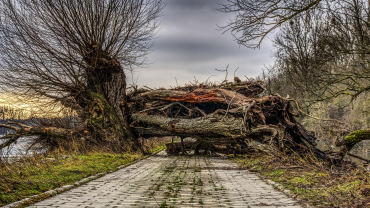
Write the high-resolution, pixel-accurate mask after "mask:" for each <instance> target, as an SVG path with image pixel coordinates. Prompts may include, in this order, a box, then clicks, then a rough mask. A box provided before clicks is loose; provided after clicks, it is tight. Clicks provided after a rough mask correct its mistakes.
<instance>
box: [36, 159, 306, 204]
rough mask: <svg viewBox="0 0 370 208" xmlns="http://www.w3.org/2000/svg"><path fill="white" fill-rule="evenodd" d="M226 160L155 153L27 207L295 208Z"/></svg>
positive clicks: (293, 202)
mask: <svg viewBox="0 0 370 208" xmlns="http://www.w3.org/2000/svg"><path fill="white" fill-rule="evenodd" d="M294 204H295V201H294V200H292V199H289V198H287V197H286V196H285V195H284V194H283V193H281V192H279V191H276V190H275V189H274V188H273V187H272V186H270V185H267V184H266V183H265V182H263V181H261V180H260V179H259V178H258V176H256V175H255V174H252V173H250V172H248V170H240V168H238V166H237V165H236V164H234V163H232V162H230V161H229V160H227V159H223V158H213V157H203V156H166V155H165V153H163V152H162V153H160V154H157V155H155V156H152V157H149V158H148V159H145V160H142V161H140V162H138V163H136V164H134V165H131V166H128V167H126V168H123V169H121V170H119V171H117V172H114V173H111V174H108V175H106V176H104V177H102V178H99V179H97V180H94V181H91V182H89V183H87V184H84V185H82V186H80V187H78V188H75V189H72V190H70V191H67V192H64V193H62V194H59V195H57V196H54V197H51V198H49V199H46V200H44V201H41V202H39V203H36V204H34V205H33V206H31V207H37V208H46V207H52V208H53V207H60V208H62V207H68V208H73V207H80V208H98V207H105V208H106V207H109V208H113V207H116V208H119V207H135V208H142V207H146V208H149V207H157V208H158V207H169V208H170V207H229V208H230V207H235V208H236V207H245V208H247V207H251V208H253V207H266V208H272V207H290V208H293V207H299V206H295V205H294Z"/></svg>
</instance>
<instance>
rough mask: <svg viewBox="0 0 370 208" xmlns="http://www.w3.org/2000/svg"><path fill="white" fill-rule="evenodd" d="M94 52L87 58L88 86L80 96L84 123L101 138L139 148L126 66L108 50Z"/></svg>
mask: <svg viewBox="0 0 370 208" xmlns="http://www.w3.org/2000/svg"><path fill="white" fill-rule="evenodd" d="M91 51H92V52H91V53H90V54H87V55H86V57H85V61H86V63H87V68H89V70H88V71H89V73H88V77H87V89H85V90H84V93H81V94H79V96H78V99H77V102H78V104H79V106H81V107H83V109H84V112H85V118H84V120H85V124H86V126H87V128H88V130H89V131H90V132H91V133H92V135H93V136H94V137H95V138H96V139H98V140H99V141H103V142H104V141H106V142H112V141H114V142H118V143H119V144H120V148H121V147H122V149H124V150H137V149H138V147H139V146H140V143H139V141H138V140H137V139H136V138H135V135H134V134H133V133H132V132H131V129H130V127H129V124H128V119H129V112H130V111H129V108H128V106H127V97H126V75H125V73H124V71H123V68H122V67H121V65H120V63H119V62H118V61H116V60H115V59H113V58H111V57H110V56H109V54H108V53H105V52H104V51H98V50H96V49H95V48H92V50H91ZM117 148H118V147H117Z"/></svg>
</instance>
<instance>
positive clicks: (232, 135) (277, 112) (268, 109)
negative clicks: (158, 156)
mask: <svg viewBox="0 0 370 208" xmlns="http://www.w3.org/2000/svg"><path fill="white" fill-rule="evenodd" d="M263 89H264V88H263V87H262V86H261V83H260V82H250V81H247V82H243V81H240V80H239V81H238V82H235V83H227V82H223V83H222V84H221V85H214V84H202V83H198V84H197V85H190V86H186V87H177V88H174V89H159V90H151V89H150V88H146V89H136V88H135V89H134V91H133V92H131V93H128V94H127V103H126V104H127V105H125V106H127V109H128V111H127V112H128V115H125V116H128V121H129V126H128V127H127V130H128V131H130V132H132V134H133V135H135V136H136V137H137V138H139V137H143V138H151V137H162V136H180V137H181V138H184V137H193V138H197V143H196V144H192V143H189V142H184V143H183V144H181V143H180V144H177V143H175V144H168V145H167V151H169V153H170V154H179V153H180V152H182V153H186V151H187V150H190V149H193V150H195V151H196V153H199V152H217V151H218V152H224V153H227V154H238V152H245V151H246V150H248V151H262V152H266V153H267V154H271V155H278V154H279V152H282V151H284V152H287V151H288V152H289V151H290V152H293V153H294V154H296V153H298V154H302V153H313V154H314V155H315V157H317V158H321V159H324V160H326V161H332V160H333V158H331V157H330V156H328V155H327V154H326V153H325V152H322V151H320V150H318V149H317V148H316V147H315V146H316V142H315V138H314V137H313V136H312V135H311V134H309V133H308V132H307V131H306V130H305V129H304V127H303V126H302V125H301V124H299V123H298V122H297V121H296V120H295V117H297V116H299V113H297V111H296V110H294V108H293V107H292V106H291V105H290V102H291V101H290V100H286V99H281V97H279V96H274V95H267V96H258V95H259V94H260V93H261V92H262V91H263ZM111 117H112V118H114V116H111ZM94 119H95V118H94ZM103 120H104V119H103ZM0 126H1V125H0ZM2 126H7V127H8V128H12V129H14V130H15V131H16V133H15V134H14V135H12V136H15V137H18V138H19V136H24V135H42V136H48V137H57V136H60V137H69V136H80V137H81V136H85V137H88V135H89V134H91V133H90V131H89V130H88V129H89V128H83V129H82V130H79V131H76V130H70V129H63V128H45V127H28V126H25V125H22V124H19V123H18V124H17V123H10V124H6V125H2ZM16 126H18V127H16ZM112 129H113V130H114V128H112ZM12 136H10V137H7V138H6V139H8V143H9V142H10V143H11V142H12V141H13V140H14V138H15V137H12ZM198 141H199V142H198ZM334 160H335V158H334Z"/></svg>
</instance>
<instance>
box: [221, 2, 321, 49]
mask: <svg viewBox="0 0 370 208" xmlns="http://www.w3.org/2000/svg"><path fill="white" fill-rule="evenodd" d="M323 1H325V0H283V1H282V0H228V3H227V4H223V5H222V7H221V8H220V9H219V10H220V11H222V12H226V13H235V15H236V17H235V18H234V19H232V20H231V21H230V22H229V23H228V24H227V25H226V26H222V27H221V29H222V30H224V31H225V32H227V31H231V33H232V34H233V36H234V38H235V40H236V41H237V42H238V44H240V45H244V46H246V47H250V48H256V47H259V46H260V45H261V42H262V40H263V39H264V38H265V37H266V35H268V34H269V33H271V32H272V31H274V30H275V29H276V28H278V27H280V26H281V25H283V24H284V23H286V22H289V21H290V20H291V19H292V18H294V17H296V16H299V15H301V14H306V13H307V12H310V11H311V10H313V9H316V8H318V7H320V6H321V3H322V2H323Z"/></svg>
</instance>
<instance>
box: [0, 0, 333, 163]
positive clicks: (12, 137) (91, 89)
mask: <svg viewBox="0 0 370 208" xmlns="http://www.w3.org/2000/svg"><path fill="white" fill-rule="evenodd" d="M0 2H1V3H0V4H1V7H0V8H1V9H0V17H1V22H0V50H1V61H0V66H1V68H0V70H1V73H0V84H1V85H2V87H3V88H4V90H7V93H13V94H16V95H19V96H22V97H24V98H30V97H32V98H39V99H48V100H49V101H50V102H54V103H59V104H60V105H61V106H63V107H64V108H69V109H73V110H74V111H75V112H76V114H77V115H78V118H79V120H80V123H81V125H80V126H79V127H78V128H74V129H69V128H60V127H53V126H27V125H25V124H20V123H8V124H2V125H0V126H1V127H6V128H10V129H13V130H15V133H12V134H8V135H6V136H4V137H2V138H0V139H3V140H6V142H5V143H3V144H2V145H0V149H1V148H4V147H6V146H9V145H10V144H12V143H14V142H16V141H17V139H18V138H20V137H23V136H28V135H37V136H38V140H36V141H38V142H44V143H45V142H46V143H50V144H53V145H57V143H58V142H57V141H61V140H68V139H71V138H83V140H84V141H85V142H90V143H92V144H102V143H107V144H109V145H111V146H112V149H114V150H116V151H124V150H129V149H131V150H132V149H133V150H135V149H137V148H138V147H139V146H140V143H139V142H138V139H137V138H139V137H154V136H170V135H174V136H180V137H186V136H190V137H195V138H197V139H198V140H199V141H200V142H205V143H207V142H208V143H212V144H221V145H222V144H228V145H230V146H233V147H236V146H239V147H240V148H244V149H254V150H260V151H265V152H268V153H269V154H274V153H276V152H277V151H285V150H294V151H295V152H297V153H303V152H311V153H314V154H315V156H317V157H319V158H322V159H325V160H331V159H332V158H331V157H329V156H328V155H327V154H325V153H324V152H322V151H320V150H318V149H317V148H315V145H316V144H315V141H314V140H315V138H314V137H313V136H312V134H310V132H308V131H306V130H305V129H304V128H303V127H302V126H301V125H300V124H299V123H298V122H297V121H296V120H295V118H294V117H295V116H298V115H299V113H298V112H296V111H295V110H294V108H293V107H292V106H291V104H290V101H291V100H290V99H286V98H283V97H281V96H279V95H267V96H260V94H261V93H262V92H263V90H264V89H263V87H262V85H261V84H262V83H259V82H251V81H244V82H243V81H241V80H240V79H239V78H237V77H235V81H234V82H227V80H226V79H225V80H224V81H223V82H222V83H220V84H217V85H216V84H213V83H208V82H205V83H199V82H197V81H196V82H195V83H192V84H190V85H189V86H185V87H177V88H173V89H159V90H150V89H137V88H136V87H134V88H133V90H132V91H131V92H130V93H128V94H126V93H127V89H126V81H125V79H126V76H125V70H127V69H130V68H131V67H133V66H142V65H143V64H145V60H144V59H143V57H144V56H145V55H146V54H147V52H148V49H149V48H150V42H148V41H150V40H151V38H152V37H153V32H154V31H155V29H156V27H157V23H156V19H157V17H158V16H159V15H160V13H161V9H162V8H163V4H162V2H161V1H154V0H141V1H137V0H95V1H83V0H49V1H31V2H30V1H27V0H16V1H8V0H1V1H0ZM31 17H32V18H31ZM199 145H201V144H199Z"/></svg>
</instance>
